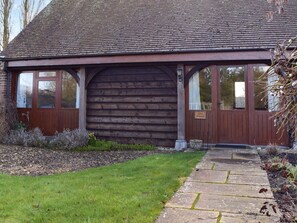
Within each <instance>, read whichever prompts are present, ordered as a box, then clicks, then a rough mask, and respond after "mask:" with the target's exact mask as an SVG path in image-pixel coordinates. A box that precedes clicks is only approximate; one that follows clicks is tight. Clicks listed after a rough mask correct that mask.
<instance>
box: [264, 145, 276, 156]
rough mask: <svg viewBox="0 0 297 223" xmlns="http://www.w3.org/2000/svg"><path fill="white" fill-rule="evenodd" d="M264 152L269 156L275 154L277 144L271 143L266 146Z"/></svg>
mask: <svg viewBox="0 0 297 223" xmlns="http://www.w3.org/2000/svg"><path fill="white" fill-rule="evenodd" d="M266 153H267V154H268V155H269V156H277V154H278V149H277V145H273V144H270V145H268V148H267V150H266Z"/></svg>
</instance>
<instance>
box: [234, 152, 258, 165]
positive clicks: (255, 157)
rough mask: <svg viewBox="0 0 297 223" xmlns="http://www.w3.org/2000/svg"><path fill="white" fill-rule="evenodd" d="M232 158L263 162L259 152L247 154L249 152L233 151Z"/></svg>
mask: <svg viewBox="0 0 297 223" xmlns="http://www.w3.org/2000/svg"><path fill="white" fill-rule="evenodd" d="M232 159H236V160H250V161H254V162H258V163H261V159H260V157H259V156H258V154H247V153H233V155H232Z"/></svg>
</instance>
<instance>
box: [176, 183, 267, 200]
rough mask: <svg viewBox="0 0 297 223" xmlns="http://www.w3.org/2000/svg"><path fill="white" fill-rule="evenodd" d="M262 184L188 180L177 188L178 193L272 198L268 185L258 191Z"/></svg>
mask: <svg viewBox="0 0 297 223" xmlns="http://www.w3.org/2000/svg"><path fill="white" fill-rule="evenodd" d="M262 188H263V187H262V186H254V185H235V184H215V183H201V182H188V181H186V182H185V183H184V185H183V186H182V187H181V188H180V189H179V191H178V192H179V193H202V194H217V195H229V196H245V197H258V198H270V199H272V198H273V194H272V191H271V189H270V188H269V187H268V188H267V189H268V191H267V193H261V194H260V193H259V191H260V190H261V189H262Z"/></svg>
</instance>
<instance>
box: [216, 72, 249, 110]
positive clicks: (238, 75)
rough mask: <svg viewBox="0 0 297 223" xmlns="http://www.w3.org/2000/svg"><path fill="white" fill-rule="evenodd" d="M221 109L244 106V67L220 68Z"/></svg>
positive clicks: (242, 107)
mask: <svg viewBox="0 0 297 223" xmlns="http://www.w3.org/2000/svg"><path fill="white" fill-rule="evenodd" d="M220 94H221V101H220V104H221V109H222V110H232V109H244V108H245V107H246V105H245V104H246V99H245V98H246V89H245V80H244V67H221V68H220Z"/></svg>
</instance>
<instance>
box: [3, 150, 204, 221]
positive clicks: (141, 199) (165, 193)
mask: <svg viewBox="0 0 297 223" xmlns="http://www.w3.org/2000/svg"><path fill="white" fill-rule="evenodd" d="M203 155H204V154H203V153H199V152H197V153H177V154H158V155H153V156H147V157H143V158H140V159H137V160H134V161H129V162H126V163H123V164H116V165H112V166H107V167H101V168H93V169H88V170H84V171H81V172H77V173H67V174H60V175H53V176H42V177H24V176H21V177H19V176H8V175H1V174H0V222H1V223H5V222H9V223H10V222H13V223H19V222H22V223H23V222H24V223H25V222H30V223H34V222H38V223H40V222H55V223H56V222H59V223H64V222H71V223H75V222H79V223H81V222H82V223H83V222H85V223H91V222H92V223H93V222H98V223H99V222H100V223H101V222H103V223H105V222H110V223H118V222H135V223H141V222H154V221H155V219H156V218H157V217H158V215H159V214H160V212H161V210H162V208H163V206H164V203H165V202H166V201H167V200H168V199H170V197H171V196H172V195H173V193H174V192H175V191H176V190H177V189H178V188H179V187H180V185H181V183H182V180H183V179H185V177H186V176H188V175H189V174H190V172H191V170H192V168H194V166H195V164H196V163H197V162H198V160H200V159H201V158H202V156H203Z"/></svg>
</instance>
